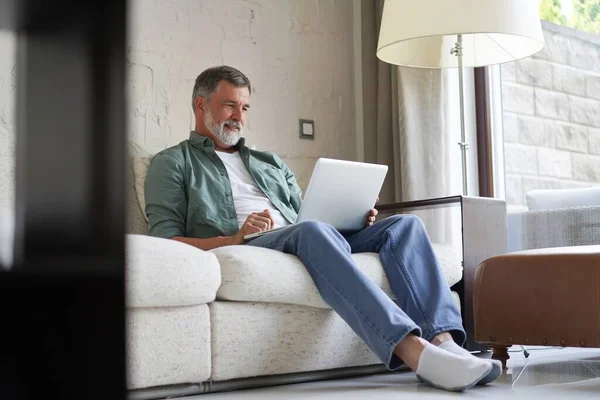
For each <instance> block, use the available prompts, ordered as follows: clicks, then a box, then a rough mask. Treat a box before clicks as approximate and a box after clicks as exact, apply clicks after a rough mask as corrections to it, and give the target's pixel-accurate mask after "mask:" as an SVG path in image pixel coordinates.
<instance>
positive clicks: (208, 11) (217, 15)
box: [127, 0, 356, 189]
mask: <svg viewBox="0 0 600 400" xmlns="http://www.w3.org/2000/svg"><path fill="white" fill-rule="evenodd" d="M131 22H132V23H131V25H130V26H131V30H130V46H129V48H128V52H127V56H128V59H129V66H130V67H129V71H128V72H129V77H130V80H129V85H128V89H129V91H130V99H129V104H130V110H131V112H130V113H129V118H130V121H129V123H130V137H131V140H133V141H135V142H137V143H139V144H140V145H142V146H143V147H145V148H146V149H147V150H149V151H151V152H156V151H159V150H162V149H164V148H166V147H169V146H172V145H175V144H177V143H179V142H180V141H181V140H184V139H186V138H187V137H188V136H189V132H190V130H191V129H192V128H193V114H192V109H191V104H190V102H191V92H192V88H193V85H194V80H195V78H196V77H197V75H198V74H200V72H202V71H203V70H204V69H206V68H208V67H211V66H214V65H221V64H227V65H231V66H233V67H236V68H238V69H240V70H241V71H242V72H244V73H245V74H246V75H247V76H248V77H249V78H250V80H251V82H252V86H253V90H254V93H253V95H252V98H251V104H252V107H251V110H250V113H249V121H248V124H247V127H246V128H247V129H246V134H245V136H246V137H247V140H248V144H249V145H250V146H252V145H254V146H256V147H257V149H262V150H270V151H274V152H276V153H278V154H279V155H280V156H281V157H282V158H283V159H284V161H286V162H287V163H288V165H289V166H290V168H292V170H293V171H294V172H295V173H296V175H297V179H298V181H299V184H300V186H301V187H302V188H303V189H304V188H305V187H306V184H308V180H309V179H310V174H311V173H312V169H313V167H314V164H315V162H316V159H317V158H318V157H320V156H325V157H332V158H341V159H349V160H355V159H356V125H355V115H354V107H355V100H354V89H353V88H354V75H353V74H354V69H353V62H354V60H353V12H352V3H351V2H349V1H344V0H314V1H312V0H311V1H309V0H300V1H299V0H253V1H245V0H207V1H198V0H190V1H188V0H178V1H164V0H134V1H132V3H131ZM299 118H303V119H313V120H314V121H315V132H316V134H315V139H314V141H310V140H302V139H300V138H299V126H298V119H299Z"/></svg>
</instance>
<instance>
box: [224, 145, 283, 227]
mask: <svg viewBox="0 0 600 400" xmlns="http://www.w3.org/2000/svg"><path fill="white" fill-rule="evenodd" d="M216 153H217V155H218V156H219V158H220V159H221V161H223V164H225V168H226V169H227V174H228V175H229V181H230V182H231V191H232V194H233V204H234V206H235V211H236V213H237V219H238V225H239V227H240V228H241V227H242V225H244V222H246V219H247V218H248V216H249V215H250V214H252V213H255V212H262V211H264V210H266V209H268V210H269V211H270V212H271V216H272V217H273V220H275V226H274V228H277V227H282V226H287V225H289V224H290V223H289V222H288V221H287V220H286V219H285V217H284V216H283V214H281V212H280V211H279V210H278V209H277V208H276V207H275V205H273V203H271V200H269V198H268V197H267V196H266V195H265V194H264V193H263V192H262V190H260V188H259V187H258V186H257V185H256V182H255V181H254V178H252V176H251V175H250V173H249V172H248V170H247V169H246V166H245V165H244V162H243V161H242V158H241V157H240V153H239V152H237V151H236V152H235V153H225V152H222V151H217V152H216Z"/></svg>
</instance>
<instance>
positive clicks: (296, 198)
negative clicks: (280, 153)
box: [278, 159, 302, 213]
mask: <svg viewBox="0 0 600 400" xmlns="http://www.w3.org/2000/svg"><path fill="white" fill-rule="evenodd" d="M278 161H279V162H280V163H281V165H282V166H283V170H284V173H285V179H286V181H287V184H288V187H289V189H290V193H291V195H290V204H291V205H292V207H294V210H296V213H298V212H299V211H300V206H301V205H302V189H300V186H298V183H297V182H296V177H295V175H294V173H293V172H292V171H291V170H290V169H289V167H288V166H287V165H286V164H285V163H284V162H283V160H281V159H279V160H278Z"/></svg>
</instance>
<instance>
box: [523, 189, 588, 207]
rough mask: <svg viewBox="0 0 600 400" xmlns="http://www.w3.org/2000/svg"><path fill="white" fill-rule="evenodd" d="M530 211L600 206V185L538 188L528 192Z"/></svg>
mask: <svg viewBox="0 0 600 400" xmlns="http://www.w3.org/2000/svg"><path fill="white" fill-rule="evenodd" d="M525 197H526V199H527V207H528V208H529V210H530V211H544V210H555V209H561V208H573V207H589V206H600V187H588V188H577V189H538V190H532V191H530V192H527V194H526V195H525Z"/></svg>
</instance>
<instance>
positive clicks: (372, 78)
mask: <svg viewBox="0 0 600 400" xmlns="http://www.w3.org/2000/svg"><path fill="white" fill-rule="evenodd" d="M383 3H384V1H383V0H363V4H362V11H363V13H362V15H363V21H362V22H363V28H362V29H363V32H362V33H363V44H362V46H363V103H364V104H365V110H364V122H365V126H364V132H365V160H366V161H367V162H376V163H382V164H387V165H388V166H389V167H390V173H389V174H388V176H387V178H386V182H385V184H384V188H383V190H382V194H381V201H382V203H393V202H404V201H411V200H423V199H431V198H438V197H445V196H450V195H458V194H462V175H461V158H460V151H459V147H458V142H459V141H460V119H459V118H460V116H459V108H458V78H457V70H456V69H452V70H441V69H415V68H405V67H397V66H392V65H389V64H387V63H384V62H381V61H379V60H378V59H377V58H376V55H375V51H376V45H377V37H378V32H379V25H380V21H381V13H382V10H383ZM469 76H470V78H469ZM468 79H470V80H471V82H472V74H471V75H468V74H467V76H466V77H465V81H467V80H468ZM471 114H472V113H471ZM467 117H472V115H467ZM470 128H472V127H470ZM471 143H472V142H471ZM473 147H474V146H471V148H472V149H473ZM471 151H473V150H471ZM416 213H417V214H418V215H419V216H420V217H421V218H422V219H423V221H424V223H425V226H426V227H427V228H428V232H429V234H430V236H431V238H432V240H433V241H435V242H438V243H452V242H454V241H455V239H456V238H459V237H460V209H459V208H457V207H455V208H437V209H434V210H427V211H419V212H416Z"/></svg>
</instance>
